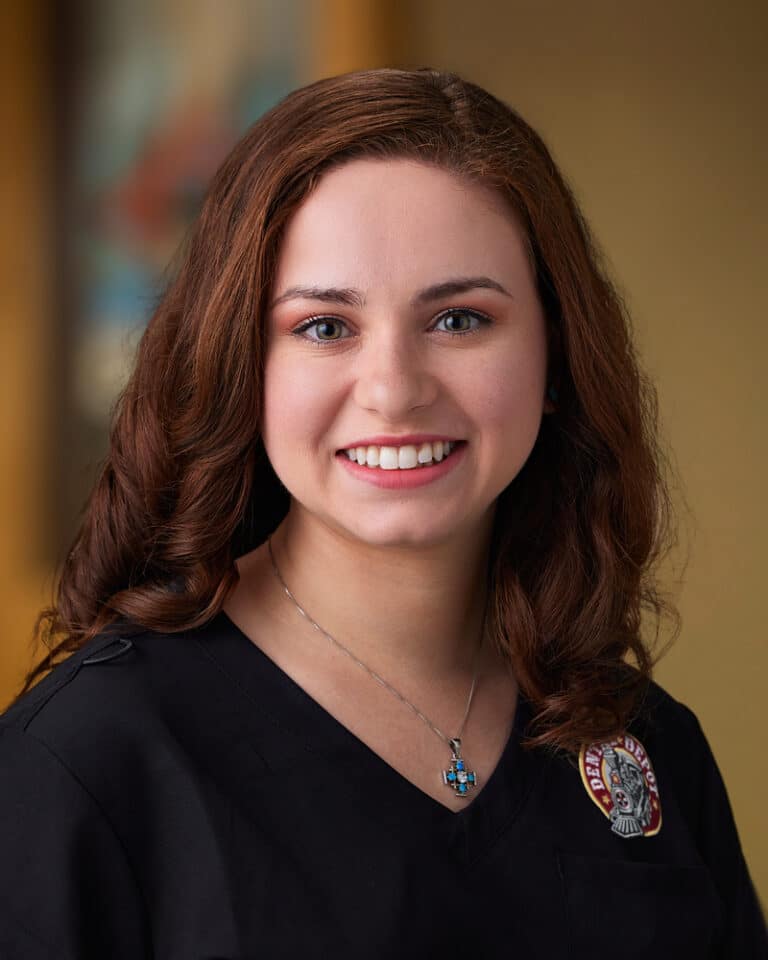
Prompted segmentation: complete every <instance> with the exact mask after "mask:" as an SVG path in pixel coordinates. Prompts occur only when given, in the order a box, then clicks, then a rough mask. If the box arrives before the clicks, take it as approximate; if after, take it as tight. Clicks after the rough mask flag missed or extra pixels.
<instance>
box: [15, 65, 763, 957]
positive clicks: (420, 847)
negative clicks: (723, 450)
mask: <svg viewBox="0 0 768 960" xmlns="http://www.w3.org/2000/svg"><path fill="white" fill-rule="evenodd" d="M653 398H654V394H653V390H652V387H651V386H650V385H649V384H648V382H647V381H646V380H645V379H644V377H643V376H642V374H641V372H640V370H639V368H638V364H637V361H636V359H635V356H634V353H633V348H632V344H631V341H630V337H629V333H628V321H627V318H626V317H625V315H624V311H623V308H622V305H621V302H620V300H619V298H618V297H617V294H616V292H615V290H614V289H613V287H612V286H611V284H610V282H609V281H608V279H607V278H606V277H605V275H604V274H603V272H602V271H601V269H600V267H599V264H598V260H597V256H596V253H595V250H594V246H593V244H592V242H591V240H590V237H589V232H588V229H587V227H586V225H585V223H584V221H583V220H582V218H581V215H580V214H579V211H578V209H577V207H576V205H575V203H574V200H573V198H572V196H571V194H570V192H569V190H568V188H567V186H566V185H565V183H564V181H563V178H562V176H561V175H560V174H559V172H558V171H557V168H556V167H555V165H554V163H553V161H552V159H551V157H550V155H549V153H548V152H547V149H546V147H545V146H544V144H543V143H542V142H541V140H540V138H539V137H538V136H537V135H536V133H535V132H534V131H533V130H531V128H530V127H529V126H527V124H526V123H525V122H524V121H523V120H522V119H521V118H520V117H519V116H518V115H517V114H515V113H514V112H513V111H512V110H510V109H509V108H508V107H507V106H505V105H504V104H502V103H500V102H499V101H498V100H496V99H495V98H493V97H492V96H491V95H490V94H488V93H486V92H485V91H483V90H481V89H480V88H478V87H476V86H473V85H472V84H469V83H466V82H464V81H462V80H460V79H459V78H458V77H456V76H453V75H447V74H441V73H437V72H434V71H430V70H417V71H400V70H373V71H366V72H361V73H357V74H351V75H347V76H342V77H336V78H333V79H328V80H323V81H320V82H318V83H315V84H312V85H311V86H308V87H306V88H304V89H302V90H298V91H296V92H294V93H293V94H291V95H290V96H289V97H287V98H286V99H285V100H284V101H282V103H280V104H279V105H278V106H277V107H275V108H274V109H273V110H272V111H270V112H269V113H268V114H267V115H266V116H264V117H263V118H262V119H261V120H259V122H258V123H256V124H255V126H254V127H253V128H252V129H251V131H250V132H249V133H248V134H247V136H246V137H245V138H244V139H243V140H242V142H241V143H240V144H239V145H238V146H237V147H236V148H235V150H234V151H233V153H232V154H231V156H230V157H229V159H228V160H227V161H226V162H225V163H224V165H223V167H222V168H221V170H220V171H219V173H218V175H217V176H216V178H215V180H214V183H213V185H212V188H211V191H210V194H209V196H208V198H207V200H206V203H205V205H204V208H203V211H202V213H201V215H200V217H199V220H198V222H197V225H196V227H195V230H194V232H193V234H192V237H191V242H190V244H189V247H188V249H187V251H186V254H185V257H184V260H183V263H182V264H181V267H180V269H179V271H178V274H177V277H176V279H175V281H174V282H173V284H172V285H171V287H170V289H169V290H168V291H167V293H166V295H165V298H164V299H163V301H162V303H161V304H160V306H159V307H158V309H157V312H156V313H155V315H154V317H153V318H152V320H151V322H150V324H149V326H148V329H147V331H146V333H145V335H144V337H143V340H142V343H141V347H140V350H139V355H138V361H137V364H136V368H135V371H134V373H133V376H132V379H131V381H130V383H129V384H128V386H127V388H126V390H125V392H124V393H123V395H122V397H121V400H120V403H119V406H118V409H117V412H116V416H115V420H114V424H113V428H112V434H111V445H110V452H109V455H108V457H107V459H106V462H105V464H104V469H103V472H102V474H101V476H100V479H99V481H98V483H97V485H96V488H95V490H94V492H93V495H92V497H91V500H90V502H89V505H88V508H87V511H86V514H85V517H84V520H83V525H82V528H81V531H80V533H79V535H78V538H77V541H76V543H75V545H74V548H73V550H72V552H71V554H70V556H69V557H68V560H67V562H66V564H65V567H64V570H63V574H62V578H61V581H60V587H59V592H58V597H57V603H56V605H55V607H54V608H53V609H51V610H49V611H47V612H46V613H45V616H44V617H43V618H41V624H46V625H47V628H46V630H45V631H43V633H44V635H45V636H46V637H48V638H53V637H56V638H58V642H57V644H56V646H55V648H54V653H55V654H56V655H57V657H56V658H57V659H60V658H59V656H58V655H61V654H71V655H70V656H68V657H67V658H66V659H63V661H62V662H60V663H58V665H56V666H55V668H54V669H53V670H52V672H50V673H49V675H48V676H46V677H45V679H43V680H42V681H41V682H40V683H38V684H37V685H35V686H32V683H33V682H34V681H35V680H36V679H37V678H38V677H39V676H40V674H41V673H42V672H43V671H44V669H45V668H46V666H48V665H50V662H52V661H50V662H49V663H47V664H41V665H40V666H39V667H38V668H36V669H35V670H33V671H31V673H30V676H29V677H28V680H27V685H26V689H25V692H24V694H23V695H22V696H21V697H20V698H18V699H17V701H16V702H15V704H14V705H13V706H12V708H11V709H10V710H9V711H8V712H7V713H6V715H5V716H4V717H3V724H2V737H0V757H1V758H2V760H1V762H2V769H3V789H2V800H0V803H1V804H2V805H3V806H2V811H3V817H2V823H3V841H2V845H3V856H2V867H1V868H0V871H1V872H2V897H1V898H0V902H1V903H2V906H0V911H2V918H3V920H2V938H4V939H2V940H0V942H2V943H3V944H5V945H6V955H8V954H9V953H10V955H12V956H25V957H38V956H39V957H42V956H49V955H56V956H72V957H75V956H76V957H91V956H93V957H105V956H108V957H111V958H122V957H126V958H127V957H131V958H135V957H150V956H154V957H162V958H164V960H165V958H184V960H191V958H201V960H202V958H204V957H205V958H209V957H226V958H234V957H243V958H245V957H257V956H258V957H262V956H263V957H326V956H329V957H330V956H333V957H355V958H359V957H366V958H369V957H370V958H378V957H385V956H387V957H389V956H407V957H411V956H413V957H437V956H440V955H444V953H445V954H448V953H450V955H456V956H459V955H462V956H463V955H467V953H468V952H470V951H471V952H472V953H473V954H474V955H475V956H480V957H488V958H496V957H508V956H525V957H527V958H536V957H546V958H550V957H553V958H554V957H566V956H568V957H586V956H590V957H591V956H593V955H594V954H595V952H596V951H601V952H602V951H605V950H614V951H618V952H619V953H620V955H621V956H622V957H623V958H631V957H641V956H642V957H645V956H648V955H651V956H654V957H655V958H662V957H673V956H675V957H678V956H690V957H694V956H695V957H702V958H703V957H733V956H740V957H741V956H743V957H746V956H757V955H758V954H759V955H763V954H764V953H765V928H764V923H763V920H762V917H761V913H760V908H759V906H758V903H757V900H756V897H755V893H754V890H753V887H752V884H751V881H750V878H749V875H748V872H747V868H746V865H745V862H744V859H743V856H742V853H741V849H740V846H739V840H738V836H737V833H736V828H735V826H734V822H733V818H732V815H731V811H730V807H729V803H728V799H727V795H726V792H725V788H724V786H723V784H722V781H721V779H720V776H719V773H718V770H717V766H716V764H715V761H714V760H713V758H712V755H711V753H710V751H709V747H708V745H707V742H706V740H705V738H704V735H703V733H702V731H701V729H700V727H699V725H698V722H697V720H696V717H695V716H694V715H693V713H691V711H690V710H688V709H687V708H686V707H685V706H683V705H682V704H680V703H678V702H677V701H675V700H674V699H673V698H672V697H671V696H669V695H668V694H667V693H665V692H664V691H663V690H662V689H661V688H659V687H658V686H657V685H655V684H654V683H652V682H651V681H650V671H651V667H652V664H653V655H652V652H651V651H650V650H649V649H648V648H647V647H646V645H645V643H644V641H643V639H642V638H641V636H640V629H639V628H640V612H641V608H642V607H643V606H645V607H647V608H648V607H650V608H651V609H654V610H655V611H656V612H664V611H665V610H666V612H668V613H672V614H674V611H673V610H672V609H671V608H669V607H667V606H666V605H665V603H664V601H663V600H662V599H661V598H660V596H659V594H658V593H657V592H656V588H655V583H654V581H653V579H652V577H651V567H652V564H653V563H654V562H655V561H656V560H657V559H658V557H659V556H660V555H661V552H662V548H663V547H664V546H665V544H666V543H667V542H668V539H669V536H670V530H671V524H670V519H671V513H670V506H669V498H668V492H667V488H666V486H665V481H664V478H663V472H662V470H661V462H662V457H661V453H660V451H659V447H658V444H657V438H656V435H655V419H654V415H653V414H654V400H653ZM39 626H40V624H39ZM628 657H629V661H631V662H629V661H628V659H627V658H628ZM649 951H650V953H649ZM761 951H762V953H761Z"/></svg>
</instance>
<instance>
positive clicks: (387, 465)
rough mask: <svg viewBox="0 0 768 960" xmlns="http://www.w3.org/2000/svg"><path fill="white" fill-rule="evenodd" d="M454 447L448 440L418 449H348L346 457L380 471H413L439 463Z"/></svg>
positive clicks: (420, 446)
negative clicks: (377, 468)
mask: <svg viewBox="0 0 768 960" xmlns="http://www.w3.org/2000/svg"><path fill="white" fill-rule="evenodd" d="M455 446H456V443H455V442H451V441H449V440H434V441H433V442H432V443H422V444H420V445H419V446H418V447H416V446H415V445H414V444H405V445H404V446H402V447H377V446H373V445H372V446H368V447H350V448H349V449H347V450H345V451H344V452H345V453H346V455H347V457H348V458H349V459H350V460H353V461H355V462H357V463H359V464H360V465H361V466H368V467H379V468H380V469H381V470H413V469H414V468H417V467H420V466H427V465H429V464H431V463H439V462H440V461H441V460H444V459H445V457H447V456H448V454H449V453H450V452H451V450H453V448H454V447H455Z"/></svg>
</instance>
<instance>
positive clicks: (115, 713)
mask: <svg viewBox="0 0 768 960" xmlns="http://www.w3.org/2000/svg"><path fill="white" fill-rule="evenodd" d="M125 627H126V629H124V630H121V631H119V632H118V631H117V630H110V631H109V632H106V633H104V634H100V635H98V636H97V637H95V638H93V639H92V640H91V641H89V642H88V643H87V644H85V645H84V646H83V647H82V648H81V649H79V650H77V651H76V652H75V653H73V654H71V655H70V656H69V657H68V658H67V659H66V660H64V661H63V662H61V663H59V664H58V665H57V666H56V667H55V668H54V669H53V670H52V671H51V672H50V673H49V674H48V675H47V676H46V677H45V678H44V679H43V680H41V681H40V682H39V683H38V684H37V685H36V686H35V687H33V688H32V689H31V690H29V691H28V692H27V693H26V694H25V695H24V696H22V697H21V698H20V699H19V700H18V701H17V702H16V703H14V704H13V705H12V706H11V707H10V708H9V709H7V710H6V711H5V713H3V714H2V715H0V768H4V769H5V767H6V762H7V754H8V752H9V751H11V752H14V753H16V752H18V751H19V750H26V751H27V753H28V754H29V756H30V757H31V756H37V757H39V758H42V757H43V755H47V756H49V757H51V758H55V761H56V762H58V764H59V765H60V766H63V767H64V768H66V769H68V770H69V771H70V772H71V773H72V775H73V776H74V777H76V778H78V779H83V780H86V779H88V774H89V772H91V771H93V770H94V769H95V768H100V767H101V766H103V765H105V764H106V765H110V764H117V763H118V762H119V763H121V764H124V763H125V760H126V757H127V756H129V755H131V754H135V753H136V751H137V750H139V749H141V745H142V744H144V743H147V742H148V741H150V740H153V741H154V742H155V743H162V741H163V739H164V738H165V737H167V736H168V735H170V731H169V726H170V725H172V721H171V717H172V716H173V714H174V708H175V701H176V699H178V698H179V697H183V695H184V689H185V686H186V683H187V682H192V680H193V678H194V677H195V676H197V675H199V674H201V673H204V671H205V669H206V662H205V657H204V654H203V653H202V651H201V648H200V647H199V645H198V644H196V643H195V632H194V631H183V632H179V633H174V634H167V633H163V634H161V633H155V632H153V631H147V630H143V629H141V628H138V627H136V626H135V625H130V624H128V625H125ZM41 763H42V759H41Z"/></svg>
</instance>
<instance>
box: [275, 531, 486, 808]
mask: <svg viewBox="0 0 768 960" xmlns="http://www.w3.org/2000/svg"><path fill="white" fill-rule="evenodd" d="M267 548H268V550H269V559H270V560H271V561H272V569H273V570H274V571H275V576H276V577H277V579H278V580H279V581H280V583H281V584H282V585H283V590H284V591H285V592H286V594H287V595H288V597H289V598H290V600H291V601H292V603H293V604H294V606H295V607H296V609H297V610H298V611H299V613H300V614H301V615H302V617H304V618H305V619H307V620H308V621H309V622H310V623H311V624H312V626H313V627H314V628H315V630H317V631H319V632H320V633H322V635H323V636H324V637H327V639H328V640H330V641H331V643H334V644H335V645H336V646H337V647H338V648H339V650H341V651H342V652H343V653H345V654H346V655H347V656H348V657H349V658H350V659H351V660H354V662H355V663H356V664H357V665H358V666H360V667H362V668H363V670H365V671H366V673H368V674H369V675H370V676H372V677H373V679H374V680H375V681H376V682H377V683H379V684H380V685H381V686H382V687H385V688H386V689H387V690H389V692H390V693H392V694H394V696H396V697H397V699H398V700H400V701H402V702H403V703H404V704H405V705H406V706H407V707H410V709H411V710H413V712H414V713H415V714H416V716H417V717H418V718H419V719H420V720H423V721H424V723H426V724H427V726H428V727H430V728H431V729H432V730H434V732H435V733H436V734H437V735H438V737H440V739H441V740H444V741H445V742H446V743H447V744H448V746H449V747H450V748H451V751H452V755H451V764H450V767H449V769H448V770H442V771H441V773H442V777H443V783H444V784H445V785H446V786H447V787H450V788H451V789H452V790H453V792H454V793H455V794H456V796H458V797H469V791H470V789H471V788H474V787H476V786H477V783H478V778H477V774H476V773H475V771H473V770H469V769H468V766H469V762H468V761H467V760H465V759H464V758H463V757H462V755H461V734H462V732H463V731H464V725H465V724H466V722H467V717H468V716H469V708H470V707H471V706H472V697H473V696H474V693H475V686H476V685H477V677H478V673H479V664H478V663H477V661H478V659H479V652H480V645H482V640H481V644H480V645H479V646H478V648H477V650H475V655H474V659H475V671H474V676H473V678H472V686H471V688H470V691H469V697H468V698H467V708H466V710H465V711H464V719H463V720H462V721H461V726H460V727H459V732H458V733H457V734H456V736H455V737H447V736H446V735H445V734H444V733H443V732H442V730H439V729H438V728H437V727H436V726H435V725H434V723H432V721H431V720H430V719H429V718H428V717H425V716H424V714H423V713H422V712H421V711H420V710H419V709H418V707H415V706H414V705H413V704H412V703H411V701H410V700H407V699H406V698H405V697H404V696H403V695H402V693H400V692H399V691H398V690H395V688H394V687H393V686H392V684H390V683H387V681H386V680H385V679H384V678H383V677H380V676H379V674H378V673H376V672H375V671H373V670H371V668H370V667H367V666H366V665H365V664H364V663H363V661H362V660H358V658H357V657H356V656H355V655H354V653H352V651H351V650H348V649H347V648H346V647H345V646H344V645H343V644H342V643H339V641H338V640H337V639H336V638H335V637H332V636H331V635H330V633H328V632H327V631H325V630H323V628H322V627H321V626H320V624H319V623H315V621H314V620H313V619H312V617H310V615H309V614H308V613H307V611H306V610H304V609H303V608H302V607H301V606H300V604H299V602H298V600H297V599H296V597H294V595H293V594H292V593H291V591H290V590H289V589H288V586H287V584H286V582H285V580H283V578H282V576H281V575H280V571H279V570H278V569H277V564H276V563H275V556H274V554H273V553H272V538H271V537H270V538H269V539H268V540H267ZM484 627H485V614H483V628H484ZM481 637H482V632H481Z"/></svg>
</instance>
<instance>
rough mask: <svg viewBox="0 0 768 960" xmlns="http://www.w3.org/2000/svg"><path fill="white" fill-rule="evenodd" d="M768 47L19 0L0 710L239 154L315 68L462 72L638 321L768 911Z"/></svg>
mask: <svg viewBox="0 0 768 960" xmlns="http://www.w3.org/2000/svg"><path fill="white" fill-rule="evenodd" d="M766 49H768V5H766V4H765V3H764V2H758V0H754V2H751V0H735V2H731V3H728V4H723V3H720V4H715V3H709V2H705V0H696V2H692V0H677V2H674V0H673V2H661V0H646V2H645V3H643V4H629V3H616V2H615V0H581V2H578V3H573V2H570V0H473V2H472V3H471V4H467V3H466V2H458V0H414V2H406V0H247V2H246V0H218V2H214V0H134V2H132V3H130V4H126V3H124V2H120V0H98V2H96V0H91V2H86V0H80V2H70V3H67V4H54V3H46V2H43V0H24V2H20V0H19V2H17V0H6V2H5V3H3V4H2V5H0V98H1V99H0V103H1V104H2V125H1V126H0V129H2V130H3V131H4V138H3V139H4V146H3V148H2V152H1V154H0V156H1V159H0V199H1V201H2V203H1V206H0V209H1V210H2V218H1V219H0V307H1V309H0V397H1V398H2V402H0V458H1V463H0V468H1V469H0V525H1V528H2V546H1V547H0V574H1V575H0V637H2V642H1V643H0V709H2V708H3V707H4V706H5V705H6V704H7V702H8V701H9V700H10V698H11V697H12V695H13V694H14V692H15V691H16V690H17V689H18V687H19V685H20V683H21V679H22V675H23V673H24V671H25V670H26V668H27V667H28V666H29V664H30V657H31V650H30V638H31V632H32V624H33V621H34V618H35V615H36V613H37V612H38V611H39V609H40V608H41V606H42V605H43V604H44V603H46V602H48V601H49V600H50V597H51V591H52V589H53V584H54V575H55V572H56V567H57V564H59V563H60V562H61V560H62V558H63V556H64V554H65V553H66V551H67V547H68V545H69V543H70V541H71V539H72V537H73V536H74V534H75V531H76V529H77V525H78V520H79V515H80V511H81V510H82V508H83V505H84V502H85V499H86V497H87V494H88V491H89V489H90V486H91V484H92V482H93V480H94V478H95V475H96V470H97V466H98V463H99V461H100V459H101V458H102V457H103V456H104V454H105V453H106V441H107V435H106V430H107V424H108V422H109V416H110V412H111V407H112V404H113V402H114V400H115V398H116V396H117V393H118V391H119V390H120V388H121V385H122V384H123V382H124V378H125V377H126V375H127V372H128V370H129V368H130V364H131V361H132V355H133V351H134V349H135V346H136V343H137V341H138V338H139V337H140V335H141V332H142V329H143V326H144V324H145V323H146V321H147V319H148V317H149V315H150V313H151V310H152V307H153V305H154V303H155V302H156V300H157V298H158V296H159V295H160V293H161V292H162V289H163V286H164V283H165V282H166V280H167V277H168V271H169V269H170V267H171V265H172V260H173V257H174V254H175V251H176V249H177V247H178V245H179V243H180V241H181V239H182V237H183V235H184V231H185V229H186V228H187V226H188V224H189V223H190V220H191V219H192V218H193V217H194V215H195V213H196V211H197V209H198V207H199V204H200V201H201V198H202V195H203V193H204V190H205V187H206V184H207V182H208V180H209V179H210V177H211V175H212V174H213V172H214V171H215V169H216V167H217V166H218V164H219V163H220V161H221V160H222V159H223V157H224V156H225V154H226V153H227V152H228V150H229V148H230V147H231V146H232V145H233V144H234V142H235V141H236V140H237V139H238V138H239V137H240V135H241V134H242V133H243V132H244V130H245V128H246V127H247V126H248V125H249V124H250V123H252V122H253V121H254V120H255V119H257V117H258V116H259V115H260V114H261V113H262V112H263V111H264V110H265V109H267V108H268V107H270V106H271V105H272V104H273V103H275V102H276V101H277V100H278V99H279V98H280V97H281V96H283V95H284V94H285V93H287V92H288V91H289V90H291V89H292V88H294V87H296V86H300V85H302V84H304V83H306V82H309V81H311V80H314V79H317V78H319V77H322V76H327V75H331V74H335V73H341V72H345V71H347V70H354V69H359V68H365V67H374V66H427V65H429V66H434V67H439V68H443V69H451V70H456V71H457V72H459V73H460V74H462V75H463V76H465V77H466V78H468V79H470V80H473V81H474V82H476V83H479V84H481V85H482V86H485V87H487V88H488V89H490V90H491V91H492V92H493V93H494V94H496V95H497V96H499V97H501V98H502V99H504V100H506V101H507V102H508V103H510V104H511V105H512V106H513V107H515V108H516V109H517V110H519V112H520V113H522V115H523V116H524V117H525V118H526V119H527V120H528V121H529V122H530V123H531V124H532V125H533V126H534V127H535V128H536V129H537V130H538V131H539V132H540V133H541V134H542V136H543V137H544V139H545V140H546V141H547V143H548V145H549V147H550V149H551V150H552V153H553V155H554V157H555V159H556V161H557V162H558V164H559V165H560V167H561V169H562V171H563V173H564V174H565V176H566V178H567V179H568V181H569V183H570V184H571V186H572V188H573V190H574V192H575V194H576V197H577V200H578V201H579V202H580V204H581V206H582V209H583V211H584V213H585V215H586V217H587V219H588V221H589V222H590V224H591V225H592V227H593V229H594V232H595V235H596V238H597V240H598V242H599V243H600V245H601V246H602V248H603V250H604V252H605V256H606V260H607V263H608V265H609V268H610V270H611V271H612V276H613V278H614V280H615V281H616V283H617V285H618V287H619V290H620V291H621V292H622V294H623V296H624V297H625V300H626V302H627V304H628V307H629V309H630V312H631V314H632V316H633V321H634V327H635V336H636V342H637V347H638V350H639V353H640V357H641V361H642V363H643V364H644V366H645V368H646V370H647V371H648V373H649V374H650V375H651V376H652V378H653V379H654V381H655V383H656V384H657V387H658V391H659V399H660V408H661V410H660V412H661V420H662V429H663V432H664V438H665V441H666V443H667V445H668V447H669V449H670V451H671V455H672V457H673V459H674V462H675V463H676V466H677V469H678V470H679V472H680V475H681V478H682V481H683V490H682V491H681V493H682V494H683V495H684V496H685V498H686V499H687V501H688V503H689V505H690V507H691V508H692V512H693V516H692V518H686V516H685V515H683V517H682V523H683V526H682V528H681V536H682V538H683V539H682V540H681V543H680V548H679V550H678V551H677V552H676V553H675V554H674V555H673V556H671V557H670V559H669V561H668V562H667V565H666V567H665V572H666V576H667V584H668V588H669V591H670V592H671V593H672V594H673V596H674V597H675V598H676V600H677V602H678V604H679V607H680V610H681V613H682V617H683V629H682V633H681V635H680V637H679V639H678V641H677V643H676V644H675V646H674V647H673V648H672V649H671V651H670V652H669V653H668V654H667V656H666V657H665V658H664V659H663V660H662V662H661V664H660V666H659V668H658V672H657V676H656V679H657V680H658V681H659V682H660V683H661V684H662V685H663V686H665V687H666V688H667V689H668V690H669V691H670V693H672V694H673V696H675V697H676V698H678V699H680V700H682V701H683V702H685V703H687V704H688V705H689V706H690V707H691V708H692V709H693V710H694V711H695V712H696V713H697V715H698V717H699V719H700V721H701V723H702V726H703V728H704V730H705V732H706V734H707V736H708V738H709V740H710V743H711V745H712V747H713V750H714V752H715V756H716V757H717V758H718V761H719V764H720V767H721V770H722V773H723V776H724V779H725V782H726V784H727V785H728V791H729V795H730V798H731V802H732V805H733V809H734V813H735V817H736V822H737V825H738V828H739V832H740V835H741V838H742V845H743V847H744V851H745V855H746V858H747V862H748V863H749V866H750V869H751V872H752V875H753V877H754V880H755V883H756V886H757V888H758V893H759V894H760V896H761V899H762V900H763V903H766V902H767V901H768V831H766V830H765V826H764V816H765V815H764V811H763V809H762V808H763V801H764V797H765V795H766V787H768V777H766V765H765V760H764V757H765V748H764V738H765V733H766V722H765V715H764V713H763V707H764V702H765V699H766V693H765V683H764V676H765V674H766V669H767V668H768V650H767V649H766V642H765V641H766V631H765V626H764V622H765V619H764V613H763V609H762V599H763V597H762V591H763V589H765V587H764V585H763V576H764V574H765V564H764V551H765V545H766V540H768V536H767V534H768V529H767V527H768V524H767V523H766V510H765V496H766V490H768V482H767V481H768V469H767V458H766V439H765V438H766V431H765V427H764V425H763V412H764V410H765V401H766V386H765V385H766V376H765V373H764V369H763V366H764V364H765V362H766V359H768V352H767V351H766V345H767V341H768V333H767V332H766V331H767V330H768V324H766V317H765V304H766V295H767V294H768V282H767V281H766V269H765V255H766V240H767V239H768V237H767V236H766V233H767V229H766V224H767V223H768V202H767V201H766V190H765V175H766V173H765V172H766V169H768V149H767V146H768V144H767V140H768V137H767V135H766V121H765V117H766V92H767V90H766V86H767V84H766V80H767V79H768V77H767V74H768V68H767V67H766V57H765V50H766ZM688 556H690V560H689V563H688V566H687V568H685V570H684V572H683V564H684V562H685V559H686V557H688Z"/></svg>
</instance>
